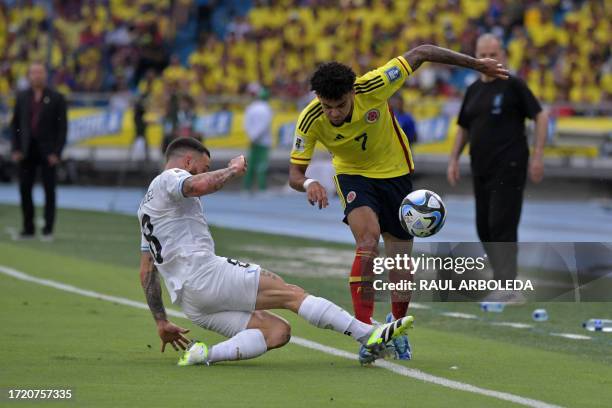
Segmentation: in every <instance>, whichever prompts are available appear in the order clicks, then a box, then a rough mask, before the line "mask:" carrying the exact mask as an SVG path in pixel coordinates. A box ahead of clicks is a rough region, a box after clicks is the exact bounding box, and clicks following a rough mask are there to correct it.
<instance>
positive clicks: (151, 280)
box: [140, 252, 189, 353]
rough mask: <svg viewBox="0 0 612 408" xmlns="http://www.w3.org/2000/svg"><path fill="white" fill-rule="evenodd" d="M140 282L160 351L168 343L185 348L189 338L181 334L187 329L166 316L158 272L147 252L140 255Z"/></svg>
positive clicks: (176, 347) (175, 347)
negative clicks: (153, 323) (154, 327)
mask: <svg viewBox="0 0 612 408" xmlns="http://www.w3.org/2000/svg"><path fill="white" fill-rule="evenodd" d="M140 284H141V285H142V288H143V289H144V293H145V297H146V298H147V304H148V305H149V309H150V310H151V313H152V314H153V318H154V319H155V323H157V334H159V338H160V339H161V342H162V345H161V351H162V353H163V352H164V350H165V349H166V344H168V343H170V345H171V346H172V347H173V348H174V349H175V350H178V349H179V347H180V348H182V349H183V350H185V348H186V346H187V344H189V339H187V338H186V337H184V336H183V334H186V333H189V330H188V329H183V328H182V327H179V326H176V325H175V324H173V323H171V322H169V321H168V319H167V318H166V310H165V309H164V302H163V300H162V289H161V283H160V280H159V273H158V272H157V268H156V267H155V263H154V262H153V257H152V256H151V254H150V253H148V252H142V255H141V256H140Z"/></svg>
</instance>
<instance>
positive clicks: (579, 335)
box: [550, 333, 591, 340]
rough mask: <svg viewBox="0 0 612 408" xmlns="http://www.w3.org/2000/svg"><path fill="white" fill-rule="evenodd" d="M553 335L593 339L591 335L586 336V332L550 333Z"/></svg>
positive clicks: (574, 338)
mask: <svg viewBox="0 0 612 408" xmlns="http://www.w3.org/2000/svg"><path fill="white" fill-rule="evenodd" d="M550 335H551V336H557V337H563V338H565V339H572V340H591V336H585V335H584V334H574V333H550Z"/></svg>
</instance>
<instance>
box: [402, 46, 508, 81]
mask: <svg viewBox="0 0 612 408" xmlns="http://www.w3.org/2000/svg"><path fill="white" fill-rule="evenodd" d="M404 58H405V59H406V61H408V64H410V67H411V68H412V70H413V71H416V70H417V68H419V67H420V66H421V64H422V63H424V62H438V63H440V64H448V65H457V66H460V67H465V68H471V69H474V70H476V71H480V72H482V73H483V74H485V75H489V76H492V77H496V78H502V79H507V78H508V70H507V69H505V68H503V66H502V64H500V63H498V62H497V61H496V60H494V59H491V58H480V59H477V58H473V57H470V56H469V55H465V54H461V53H459V52H455V51H452V50H449V49H446V48H442V47H437V46H435V45H430V44H426V45H419V46H418V47H416V48H413V49H411V50H410V51H408V52H407V53H405V54H404Z"/></svg>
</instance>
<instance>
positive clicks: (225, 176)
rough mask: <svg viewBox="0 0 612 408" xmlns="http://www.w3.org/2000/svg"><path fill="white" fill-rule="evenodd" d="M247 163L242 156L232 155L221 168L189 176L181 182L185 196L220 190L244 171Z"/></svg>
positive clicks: (197, 195)
mask: <svg viewBox="0 0 612 408" xmlns="http://www.w3.org/2000/svg"><path fill="white" fill-rule="evenodd" d="M246 168H247V163H246V159H245V158H244V156H242V155H240V156H238V157H234V158H233V159H232V160H231V161H230V162H229V164H228V166H227V167H226V168H224V169H221V170H215V171H211V172H208V173H202V174H198V175H196V176H193V177H189V178H188V179H187V180H185V182H184V183H183V195H184V196H185V197H199V196H203V195H206V194H212V193H214V192H215V191H218V190H220V189H221V188H222V187H223V186H224V185H225V183H227V182H228V181H230V180H231V179H233V178H234V177H238V176H242V175H243V174H244V173H245V172H246Z"/></svg>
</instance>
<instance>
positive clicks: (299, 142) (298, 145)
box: [293, 135, 305, 152]
mask: <svg viewBox="0 0 612 408" xmlns="http://www.w3.org/2000/svg"><path fill="white" fill-rule="evenodd" d="M304 144H305V143H304V139H303V138H302V137H300V136H299V135H295V140H294V141H293V150H295V151H296V152H303V151H304Z"/></svg>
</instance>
